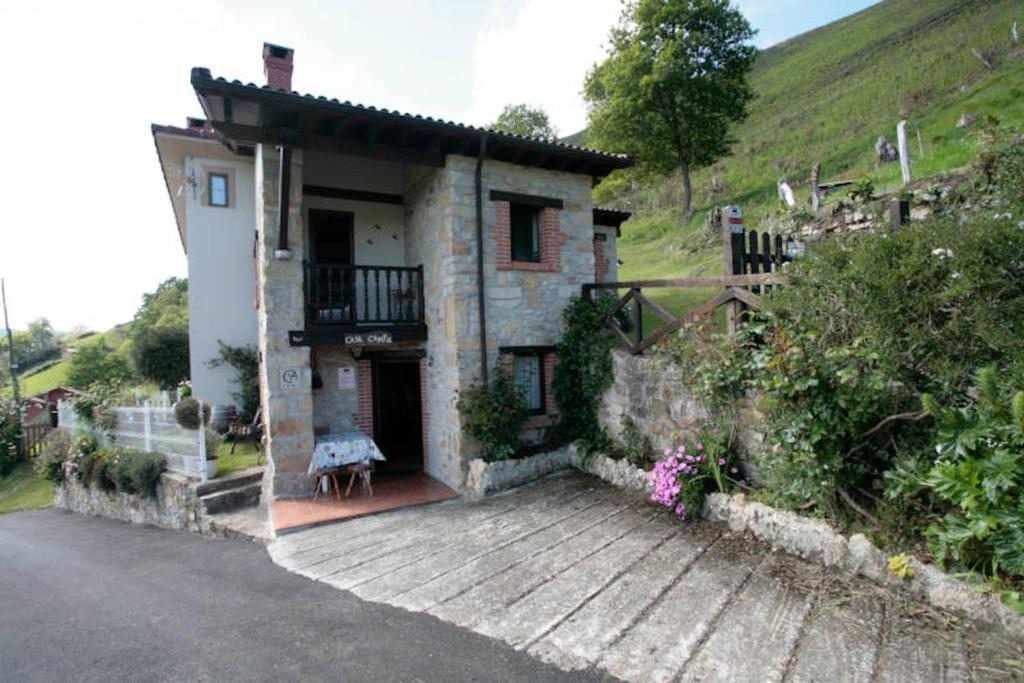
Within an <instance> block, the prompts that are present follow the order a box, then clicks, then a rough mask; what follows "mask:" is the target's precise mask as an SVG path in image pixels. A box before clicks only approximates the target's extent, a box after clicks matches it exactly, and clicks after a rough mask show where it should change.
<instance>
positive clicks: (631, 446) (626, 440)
mask: <svg viewBox="0 0 1024 683" xmlns="http://www.w3.org/2000/svg"><path fill="white" fill-rule="evenodd" d="M622 454H623V456H625V458H626V461H627V462H628V463H630V464H631V465H637V466H642V465H645V464H647V461H648V459H649V458H650V455H651V441H650V439H648V438H647V437H646V436H644V435H643V433H642V432H641V431H640V429H639V428H638V427H637V426H636V422H634V421H633V419H632V418H631V417H629V416H628V415H623V416H622Z"/></svg>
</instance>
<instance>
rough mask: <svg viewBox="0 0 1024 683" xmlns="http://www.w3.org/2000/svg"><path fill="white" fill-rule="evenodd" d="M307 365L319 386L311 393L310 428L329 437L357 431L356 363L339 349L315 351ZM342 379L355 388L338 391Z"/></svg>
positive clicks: (326, 348) (343, 349)
mask: <svg viewBox="0 0 1024 683" xmlns="http://www.w3.org/2000/svg"><path fill="white" fill-rule="evenodd" d="M311 362H312V365H313V369H314V371H315V373H316V375H317V376H318V377H319V378H320V379H321V381H322V382H323V384H322V386H320V388H317V389H313V428H314V429H322V430H326V431H328V432H332V433H335V432H348V431H353V430H356V429H359V427H358V426H357V425H356V424H355V419H356V416H357V414H359V411H360V404H359V398H360V397H359V390H358V381H357V380H358V376H359V362H358V361H356V360H354V359H353V358H352V354H351V353H349V351H348V349H346V348H345V347H343V346H321V347H318V348H315V349H313V351H312V361H311ZM367 364H368V362H367ZM343 375H344V376H345V381H346V383H347V382H349V381H351V382H354V383H355V384H354V386H355V387H356V388H354V389H342V388H341V387H342V376H343ZM371 414H372V411H371Z"/></svg>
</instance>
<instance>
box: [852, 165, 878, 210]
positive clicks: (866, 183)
mask: <svg viewBox="0 0 1024 683" xmlns="http://www.w3.org/2000/svg"><path fill="white" fill-rule="evenodd" d="M874 198H875V181H873V180H872V179H871V176H870V175H868V174H867V173H865V174H864V175H862V176H860V177H859V178H857V179H856V180H854V181H853V184H852V185H850V199H852V200H853V201H855V202H860V203H861V204H867V203H868V202H870V201H871V200H872V199H874Z"/></svg>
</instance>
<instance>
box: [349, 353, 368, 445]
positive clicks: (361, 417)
mask: <svg viewBox="0 0 1024 683" xmlns="http://www.w3.org/2000/svg"><path fill="white" fill-rule="evenodd" d="M356 394H357V396H358V401H359V405H358V407H357V408H356V411H355V412H354V413H352V426H354V427H355V428H356V429H358V430H359V431H361V432H362V433H363V434H366V435H367V436H369V437H370V438H371V439H372V438H373V365H372V363H371V361H369V360H360V361H357V363H356Z"/></svg>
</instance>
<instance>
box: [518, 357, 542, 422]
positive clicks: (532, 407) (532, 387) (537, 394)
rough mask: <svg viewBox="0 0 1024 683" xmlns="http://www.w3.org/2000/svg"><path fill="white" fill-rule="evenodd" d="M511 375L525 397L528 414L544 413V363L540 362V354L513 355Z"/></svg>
mask: <svg viewBox="0 0 1024 683" xmlns="http://www.w3.org/2000/svg"><path fill="white" fill-rule="evenodd" d="M512 377H513V379H514V380H515V383H516V387H517V388H518V389H519V391H520V392H522V394H523V397H524V398H525V399H526V407H527V408H528V409H529V411H530V414H531V415H542V414H544V364H543V363H542V362H541V354H539V353H533V354H529V355H525V354H524V355H516V356H513V358H512Z"/></svg>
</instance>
